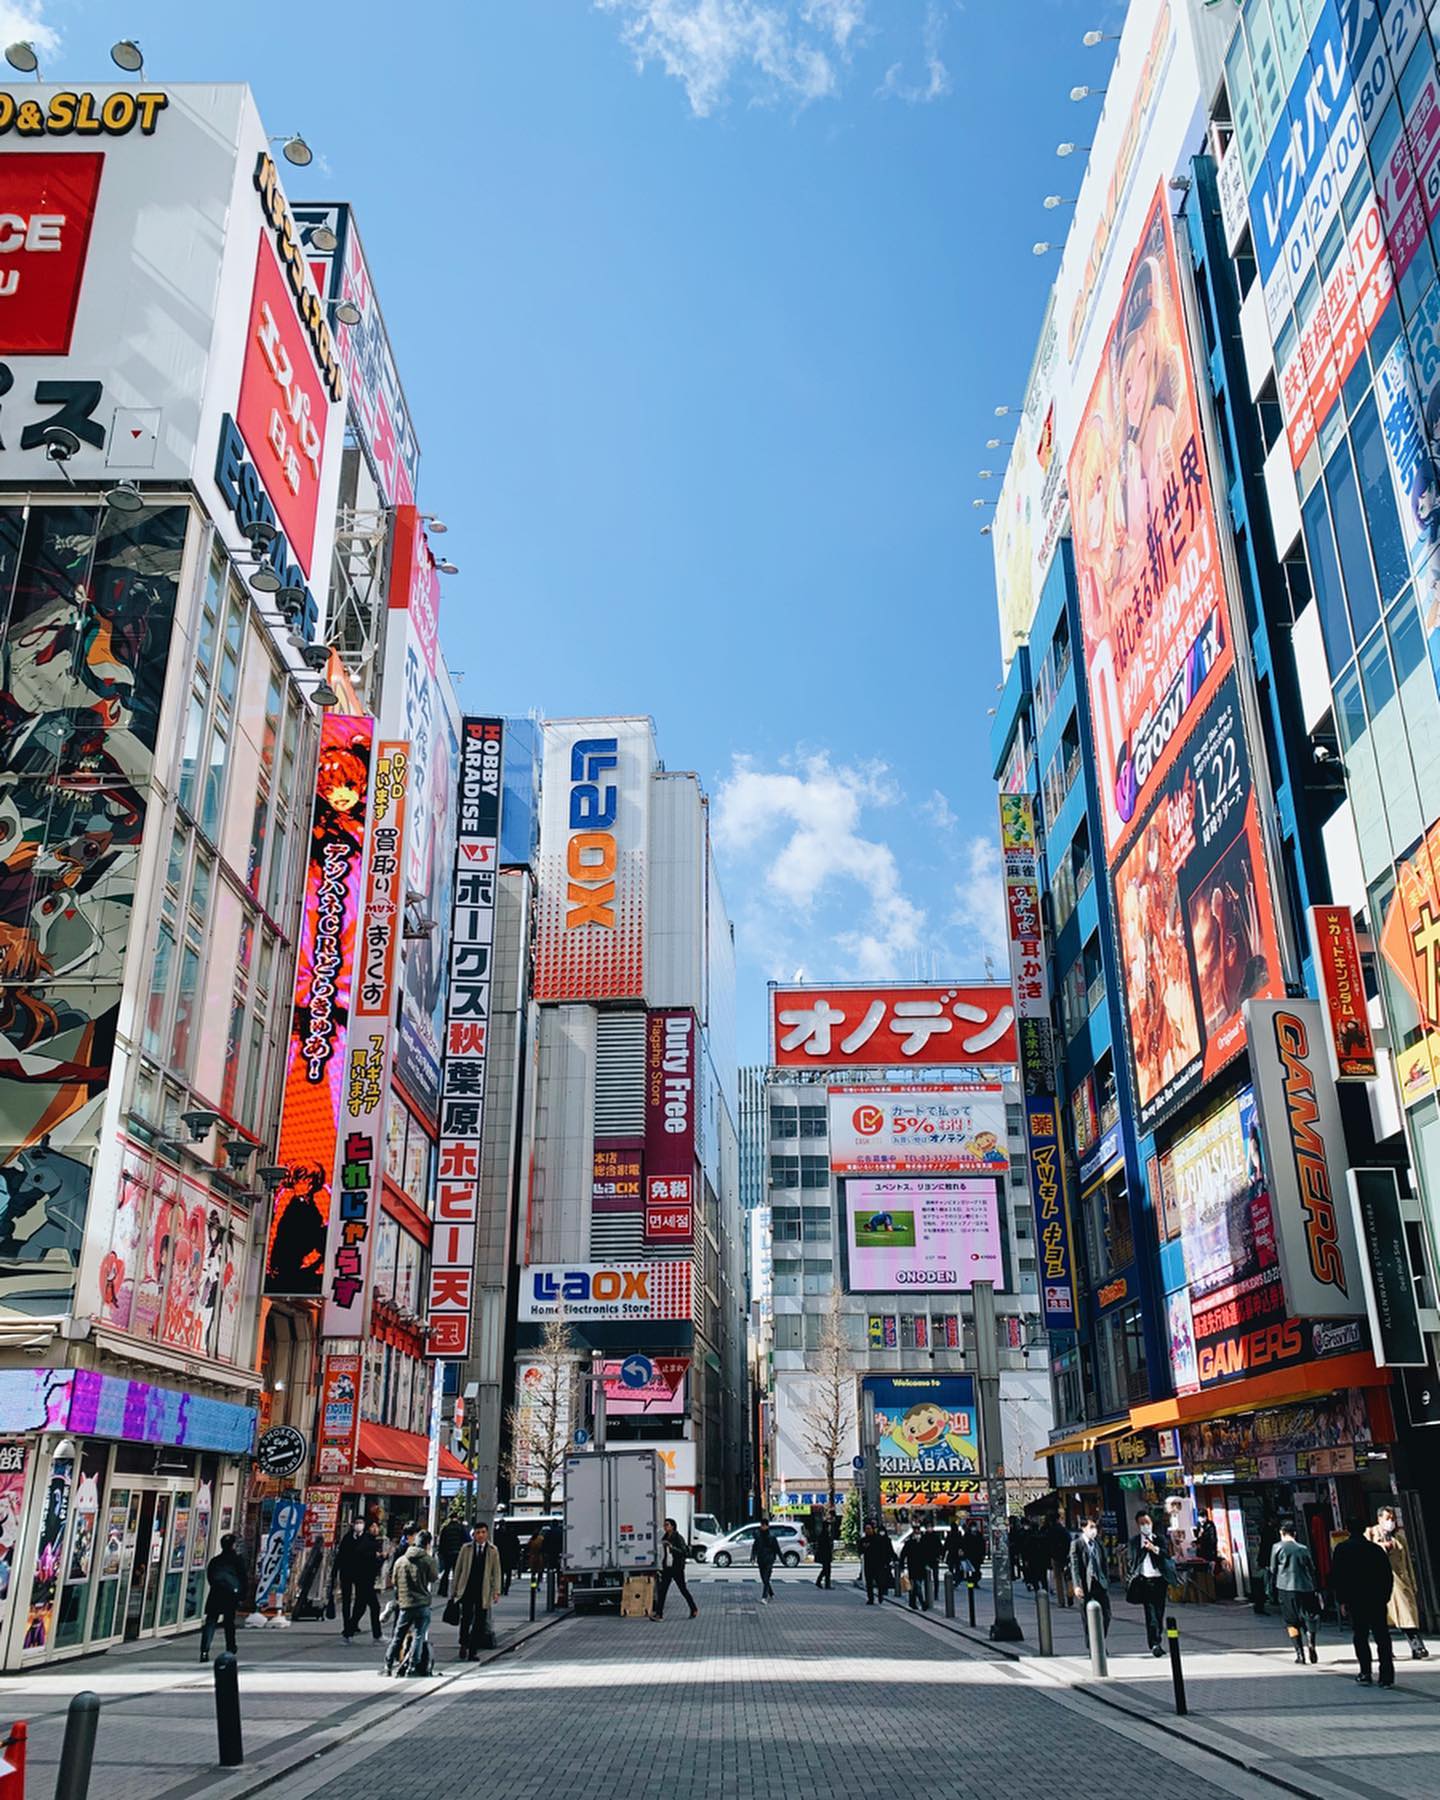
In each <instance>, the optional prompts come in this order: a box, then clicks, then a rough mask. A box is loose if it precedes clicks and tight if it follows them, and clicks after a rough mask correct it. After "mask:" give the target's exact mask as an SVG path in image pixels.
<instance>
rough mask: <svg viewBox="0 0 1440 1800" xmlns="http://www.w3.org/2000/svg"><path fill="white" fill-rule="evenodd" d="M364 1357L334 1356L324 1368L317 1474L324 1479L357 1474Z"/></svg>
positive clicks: (344, 1478) (317, 1449)
mask: <svg viewBox="0 0 1440 1800" xmlns="http://www.w3.org/2000/svg"><path fill="white" fill-rule="evenodd" d="M360 1379H361V1365H360V1358H359V1357H358V1356H354V1355H330V1356H327V1357H326V1358H325V1359H324V1362H323V1364H322V1365H321V1371H320V1426H319V1429H318V1430H317V1431H316V1433H315V1468H314V1474H315V1475H316V1476H317V1477H318V1479H319V1480H321V1481H322V1482H325V1481H346V1480H348V1479H349V1478H350V1476H352V1475H353V1474H354V1473H355V1460H356V1455H357V1446H358V1444H359V1441H360Z"/></svg>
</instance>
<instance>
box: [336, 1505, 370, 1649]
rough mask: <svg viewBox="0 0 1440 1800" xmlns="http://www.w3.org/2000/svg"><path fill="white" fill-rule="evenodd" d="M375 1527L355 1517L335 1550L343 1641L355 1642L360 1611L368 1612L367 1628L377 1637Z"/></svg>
mask: <svg viewBox="0 0 1440 1800" xmlns="http://www.w3.org/2000/svg"><path fill="white" fill-rule="evenodd" d="M379 1529H380V1528H379V1526H378V1525H377V1526H371V1527H369V1528H367V1527H366V1525H365V1523H364V1521H363V1520H360V1519H357V1520H356V1521H355V1523H354V1525H353V1526H352V1527H351V1529H350V1535H349V1537H347V1538H345V1539H343V1540H342V1542H341V1544H340V1548H339V1549H338V1550H337V1551H336V1552H335V1573H336V1574H337V1575H338V1576H339V1578H340V1621H341V1623H340V1630H341V1634H342V1636H343V1637H344V1639H345V1642H346V1643H347V1644H352V1643H354V1641H355V1635H356V1633H357V1632H358V1631H359V1629H360V1619H361V1616H362V1614H364V1613H365V1612H367V1611H368V1612H369V1614H370V1630H371V1633H372V1635H373V1636H374V1637H375V1639H376V1641H377V1642H378V1641H379V1638H380V1599H379V1596H378V1595H377V1594H376V1592H375V1584H376V1582H377V1581H378V1580H379V1577H380V1538H379Z"/></svg>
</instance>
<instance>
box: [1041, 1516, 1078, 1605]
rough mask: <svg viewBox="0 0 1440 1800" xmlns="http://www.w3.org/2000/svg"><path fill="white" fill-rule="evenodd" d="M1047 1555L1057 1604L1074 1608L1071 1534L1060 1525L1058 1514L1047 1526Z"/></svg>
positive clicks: (1052, 1517) (1050, 1519)
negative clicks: (1071, 1584) (1052, 1574)
mask: <svg viewBox="0 0 1440 1800" xmlns="http://www.w3.org/2000/svg"><path fill="white" fill-rule="evenodd" d="M1045 1554H1046V1559H1047V1560H1048V1562H1049V1564H1050V1567H1051V1569H1052V1571H1053V1572H1054V1575H1055V1602H1056V1604H1057V1605H1058V1606H1073V1605H1074V1604H1075V1596H1074V1595H1073V1594H1072V1593H1071V1592H1070V1533H1069V1532H1068V1531H1067V1530H1066V1529H1065V1527H1064V1526H1063V1525H1062V1524H1061V1523H1060V1515H1059V1514H1058V1513H1052V1514H1051V1515H1050V1518H1049V1520H1048V1522H1047V1523H1046V1526H1045Z"/></svg>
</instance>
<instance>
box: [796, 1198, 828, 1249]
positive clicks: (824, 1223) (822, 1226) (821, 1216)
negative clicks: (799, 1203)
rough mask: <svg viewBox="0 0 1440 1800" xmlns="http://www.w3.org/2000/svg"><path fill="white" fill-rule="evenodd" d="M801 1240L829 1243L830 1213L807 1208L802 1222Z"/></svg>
mask: <svg viewBox="0 0 1440 1800" xmlns="http://www.w3.org/2000/svg"><path fill="white" fill-rule="evenodd" d="M800 1236H801V1240H802V1241H803V1242H804V1243H807V1244H828V1243H829V1242H830V1238H831V1230H830V1214H829V1212H828V1210H827V1211H825V1212H815V1211H812V1210H811V1209H810V1208H808V1207H807V1208H806V1210H805V1216H804V1218H803V1219H802V1220H801V1222H800Z"/></svg>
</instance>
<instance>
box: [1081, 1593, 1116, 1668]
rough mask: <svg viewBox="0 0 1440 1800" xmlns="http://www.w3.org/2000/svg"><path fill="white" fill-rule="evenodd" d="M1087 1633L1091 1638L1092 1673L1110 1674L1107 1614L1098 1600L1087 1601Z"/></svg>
mask: <svg viewBox="0 0 1440 1800" xmlns="http://www.w3.org/2000/svg"><path fill="white" fill-rule="evenodd" d="M1085 1635H1086V1637H1088V1638H1089V1640H1090V1673H1091V1674H1092V1675H1108V1674H1109V1673H1110V1664H1109V1662H1108V1661H1107V1659H1106V1656H1105V1615H1104V1613H1102V1612H1101V1610H1100V1602H1099V1601H1098V1600H1087V1601H1086V1602H1085Z"/></svg>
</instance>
